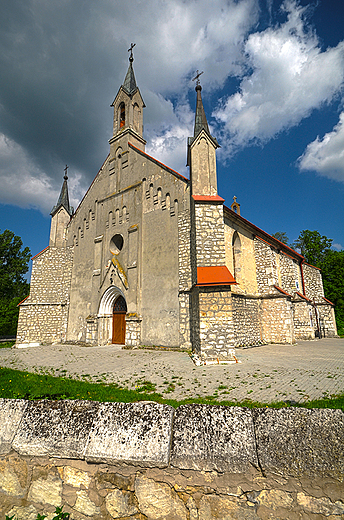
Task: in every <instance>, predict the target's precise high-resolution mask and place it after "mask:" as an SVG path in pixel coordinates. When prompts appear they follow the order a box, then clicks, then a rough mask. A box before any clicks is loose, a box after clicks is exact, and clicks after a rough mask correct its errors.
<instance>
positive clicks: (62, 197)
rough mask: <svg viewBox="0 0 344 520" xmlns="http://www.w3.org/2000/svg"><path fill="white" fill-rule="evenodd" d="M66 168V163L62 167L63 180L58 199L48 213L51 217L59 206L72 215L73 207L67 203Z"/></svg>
mask: <svg viewBox="0 0 344 520" xmlns="http://www.w3.org/2000/svg"><path fill="white" fill-rule="evenodd" d="M67 170H68V166H67V165H66V167H65V169H64V172H65V174H64V177H63V179H64V180H63V184H62V188H61V193H60V196H59V199H58V201H57V204H56V206H54V207H53V209H52V210H51V212H50V215H51V216H52V217H53V216H54V215H55V213H56V212H57V211H58V210H59V209H60V208H61V206H63V207H64V209H65V210H66V211H67V213H68V214H69V215H70V216H72V214H73V208H71V206H70V205H69V195H68V184H67V181H68V176H67Z"/></svg>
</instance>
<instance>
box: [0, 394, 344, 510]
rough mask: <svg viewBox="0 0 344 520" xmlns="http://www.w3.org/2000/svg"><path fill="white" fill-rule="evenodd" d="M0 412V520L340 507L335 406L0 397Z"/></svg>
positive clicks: (342, 458) (342, 487)
mask: <svg viewBox="0 0 344 520" xmlns="http://www.w3.org/2000/svg"><path fill="white" fill-rule="evenodd" d="M0 419H1V420H0V513H1V514H2V518H4V517H5V515H8V516H12V515H15V516H16V517H17V518H18V519H19V520H24V519H25V520H35V519H36V517H37V514H38V513H40V514H46V515H47V519H48V520H52V518H53V516H54V511H55V507H56V506H58V507H61V506H63V508H64V511H65V512H68V513H71V518H74V519H78V520H82V519H90V520H100V519H105V520H112V519H123V520H129V518H130V519H132V520H210V519H219V520H226V519H228V520H229V519H233V520H235V519H236V520H268V519H271V520H273V519H276V520H277V519H279V520H294V519H295V520H296V519H298V520H306V519H307V520H321V519H325V518H327V519H328V520H335V519H337V518H338V520H339V519H341V518H343V515H344V502H343V496H344V484H343V475H344V448H343V446H344V414H343V412H342V411H341V410H306V409H302V408H287V409H280V410H276V409H254V410H249V409H245V408H239V407H224V406H207V405H184V406H180V407H179V408H177V409H176V410H174V409H173V408H171V407H170V406H167V405H160V404H157V403H147V402H146V403H144V402H142V403H95V402H91V401H58V402H52V401H50V402H49V401H36V402H26V401H22V400H18V401H16V400H10V399H2V400H0ZM61 439H62V440H61ZM286 440H287V442H286Z"/></svg>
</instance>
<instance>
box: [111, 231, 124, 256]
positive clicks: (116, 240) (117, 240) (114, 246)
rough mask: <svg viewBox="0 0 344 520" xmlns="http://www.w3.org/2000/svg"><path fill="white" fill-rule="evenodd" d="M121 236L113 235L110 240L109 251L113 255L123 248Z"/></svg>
mask: <svg viewBox="0 0 344 520" xmlns="http://www.w3.org/2000/svg"><path fill="white" fill-rule="evenodd" d="M123 243H124V240H123V237H122V235H119V234H117V235H114V236H113V237H112V238H111V240H110V251H111V253H112V254H113V255H118V253H119V252H120V251H122V249H123Z"/></svg>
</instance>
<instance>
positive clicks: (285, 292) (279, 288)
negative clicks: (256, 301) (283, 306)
mask: <svg viewBox="0 0 344 520" xmlns="http://www.w3.org/2000/svg"><path fill="white" fill-rule="evenodd" d="M274 287H275V289H277V291H279V292H281V293H282V294H285V295H286V296H291V294H289V293H287V291H285V290H284V289H282V288H281V287H278V285H274Z"/></svg>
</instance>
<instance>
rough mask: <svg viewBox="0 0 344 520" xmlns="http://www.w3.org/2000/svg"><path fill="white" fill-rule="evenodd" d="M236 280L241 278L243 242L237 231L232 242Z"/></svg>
mask: <svg viewBox="0 0 344 520" xmlns="http://www.w3.org/2000/svg"><path fill="white" fill-rule="evenodd" d="M232 249H233V267H234V278H235V279H236V281H238V279H240V278H241V241H240V237H239V235H238V232H237V231H235V232H234V234H233V240H232Z"/></svg>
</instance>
